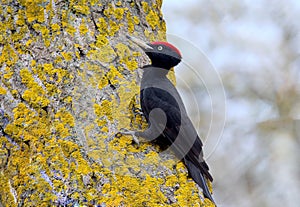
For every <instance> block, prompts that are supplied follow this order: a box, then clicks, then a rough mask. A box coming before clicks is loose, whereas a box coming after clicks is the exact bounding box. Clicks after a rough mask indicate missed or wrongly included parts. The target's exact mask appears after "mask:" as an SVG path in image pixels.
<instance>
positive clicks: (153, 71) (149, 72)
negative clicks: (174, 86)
mask: <svg viewBox="0 0 300 207" xmlns="http://www.w3.org/2000/svg"><path fill="white" fill-rule="evenodd" d="M143 70H144V73H143V77H144V78H146V77H147V79H150V78H163V77H166V75H167V74H168V72H169V70H168V69H164V68H160V67H155V66H153V65H147V66H144V67H143Z"/></svg>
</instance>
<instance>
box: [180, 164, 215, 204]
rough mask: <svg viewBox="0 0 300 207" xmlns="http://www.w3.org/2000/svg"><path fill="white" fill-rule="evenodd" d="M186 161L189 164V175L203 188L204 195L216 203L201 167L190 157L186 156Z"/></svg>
mask: <svg viewBox="0 0 300 207" xmlns="http://www.w3.org/2000/svg"><path fill="white" fill-rule="evenodd" d="M184 162H185V164H186V166H187V169H188V172H189V175H190V176H191V177H192V178H193V180H194V181H195V182H196V183H197V184H198V185H199V186H200V187H201V188H202V190H203V195H204V197H205V198H208V199H209V200H211V201H212V202H213V203H215V201H214V199H213V198H212V195H211V193H210V192H209V189H208V186H207V184H206V181H205V179H204V176H203V174H202V173H201V171H200V169H199V168H198V167H197V166H196V165H194V164H193V163H192V162H191V161H190V160H189V159H186V158H184Z"/></svg>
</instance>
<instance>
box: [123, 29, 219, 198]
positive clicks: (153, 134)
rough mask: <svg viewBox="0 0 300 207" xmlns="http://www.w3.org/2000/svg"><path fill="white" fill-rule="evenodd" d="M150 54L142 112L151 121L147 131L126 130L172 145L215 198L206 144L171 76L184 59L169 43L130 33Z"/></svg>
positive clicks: (143, 81) (207, 194)
mask: <svg viewBox="0 0 300 207" xmlns="http://www.w3.org/2000/svg"><path fill="white" fill-rule="evenodd" d="M126 37H127V38H128V39H129V40H130V41H131V42H133V43H135V44H136V45H138V46H139V47H140V48H141V49H142V50H143V51H144V52H145V53H146V55H147V56H148V57H149V59H150V60H151V64H149V65H145V66H143V67H142V69H143V76H142V79H141V85H140V104H141V111H142V113H143V115H144V116H145V119H146V121H147V123H148V128H147V129H145V130H144V131H129V130H126V131H123V134H127V135H132V136H133V140H134V141H135V142H137V143H138V138H137V137H143V138H145V139H146V140H149V141H155V142H156V143H158V144H159V145H160V146H161V147H166V146H169V147H170V148H171V150H172V151H173V152H174V154H175V155H176V156H177V157H178V158H179V159H180V160H182V161H183V162H184V164H185V166H186V167H187V170H188V174H189V176H190V177H191V178H192V179H193V180H194V181H195V182H196V183H197V184H198V185H199V187H201V188H202V191H203V195H204V197H205V198H208V199H209V200H211V201H212V202H213V203H214V204H215V201H214V199H213V197H212V195H211V193H210V191H209V188H208V186H207V183H206V179H207V180H209V181H211V182H212V181H213V177H212V175H211V174H210V173H209V167H208V165H207V163H206V162H205V160H204V158H203V150H202V147H203V144H202V141H201V140H200V137H199V136H198V134H197V131H196V129H195V128H194V126H193V124H192V122H191V120H190V118H189V117H188V115H187V111H186V109H185V106H184V103H183V101H182V99H181V96H180V94H179V93H178V91H177V89H176V87H175V86H174V84H173V83H172V82H171V81H170V80H169V79H168V78H167V74H168V72H169V71H170V70H171V69H172V68H173V67H175V66H176V65H178V64H179V63H180V62H181V60H182V55H181V52H180V51H179V49H177V48H176V47H175V46H174V45H172V44H170V43H168V42H162V41H157V42H152V43H147V42H145V41H142V40H140V39H138V38H136V37H133V36H128V35H127V36H126Z"/></svg>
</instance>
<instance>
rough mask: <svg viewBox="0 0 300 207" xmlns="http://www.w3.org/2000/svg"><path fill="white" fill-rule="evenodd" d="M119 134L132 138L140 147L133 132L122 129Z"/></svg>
mask: <svg viewBox="0 0 300 207" xmlns="http://www.w3.org/2000/svg"><path fill="white" fill-rule="evenodd" d="M120 133H121V134H124V135H131V136H132V140H133V141H134V142H135V143H136V144H137V145H140V142H139V140H138V138H137V136H136V135H135V131H131V130H128V129H122V130H121V131H120Z"/></svg>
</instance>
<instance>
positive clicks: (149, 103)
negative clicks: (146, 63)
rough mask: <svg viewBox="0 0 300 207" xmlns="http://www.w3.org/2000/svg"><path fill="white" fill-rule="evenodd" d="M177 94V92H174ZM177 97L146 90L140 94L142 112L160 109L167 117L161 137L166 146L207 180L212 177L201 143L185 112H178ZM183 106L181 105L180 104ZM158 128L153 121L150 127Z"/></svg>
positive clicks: (157, 123) (156, 122) (154, 90)
mask: <svg viewBox="0 0 300 207" xmlns="http://www.w3.org/2000/svg"><path fill="white" fill-rule="evenodd" d="M176 93H177V92H176ZM176 99H177V100H176ZM178 99H180V98H179V95H177V94H175V92H174V94H173V93H172V95H171V94H170V93H169V92H167V91H166V90H162V89H159V88H146V89H143V90H142V92H141V101H142V103H141V104H142V110H143V111H144V112H145V113H146V114H149V113H150V112H151V110H153V109H155V108H160V109H162V110H163V111H164V112H165V114H166V116H167V124H166V126H165V130H164V132H163V136H164V137H165V138H166V139H167V140H166V144H170V143H173V144H172V149H173V151H174V152H175V154H176V155H177V156H178V157H180V158H183V157H185V158H186V159H188V160H190V161H191V162H193V163H194V164H195V165H196V166H198V167H199V168H200V169H201V171H202V172H203V173H204V174H205V175H206V177H207V178H208V179H209V180H212V176H211V175H210V174H209V172H208V170H209V169H208V166H207V164H206V163H205V161H204V159H203V154H202V146H203V144H202V142H201V140H200V138H199V137H198V135H197V132H196V130H195V128H194V126H193V124H192V122H191V121H190V119H189V117H188V116H187V114H186V112H185V110H180V108H179V104H178V102H181V100H178ZM180 104H182V105H183V103H180ZM152 124H154V125H157V127H160V126H159V125H161V122H160V120H155V122H154V123H151V125H152Z"/></svg>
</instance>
